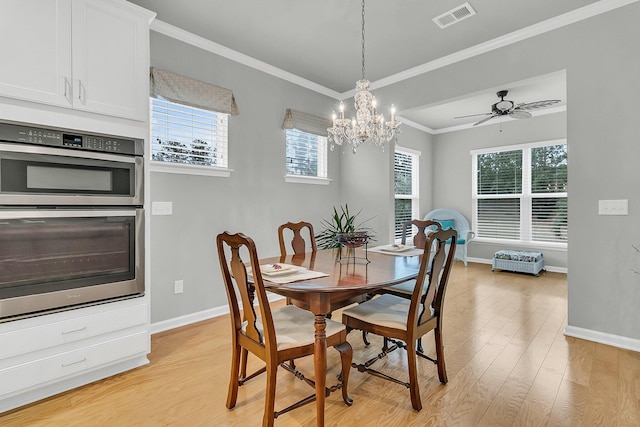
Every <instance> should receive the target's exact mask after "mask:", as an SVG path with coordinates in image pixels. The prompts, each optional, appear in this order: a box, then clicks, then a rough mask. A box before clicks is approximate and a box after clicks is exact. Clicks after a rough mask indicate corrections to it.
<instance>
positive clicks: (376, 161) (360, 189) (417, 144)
mask: <svg viewBox="0 0 640 427" xmlns="http://www.w3.org/2000/svg"><path fill="white" fill-rule="evenodd" d="M431 139H432V136H431V135H429V134H427V133H424V132H422V131H419V130H416V129H414V128H411V127H409V126H406V125H404V126H403V127H401V133H400V136H399V145H400V146H403V147H406V148H411V149H413V150H417V151H420V153H421V155H420V166H419V167H420V172H419V175H420V182H419V187H420V205H421V212H423V213H426V212H427V211H428V210H429V209H430V200H431V190H432V168H431V164H432V155H431V148H432V147H431ZM394 148H395V147H394V146H393V144H387V145H386V146H385V147H384V149H382V148H380V147H376V146H372V145H369V144H366V145H362V146H360V147H359V148H358V152H357V154H355V155H352V154H351V152H349V151H348V150H347V152H345V153H344V156H343V157H342V178H343V179H342V180H341V182H340V188H341V193H340V197H341V199H342V200H345V201H347V202H348V203H349V208H350V209H351V208H352V207H353V208H358V209H362V214H361V216H362V218H363V219H367V218H372V219H371V221H369V222H367V226H370V227H371V228H373V229H374V230H375V231H376V243H379V244H381V243H387V242H390V241H393V229H394V211H395V202H394V177H393V153H394Z"/></svg>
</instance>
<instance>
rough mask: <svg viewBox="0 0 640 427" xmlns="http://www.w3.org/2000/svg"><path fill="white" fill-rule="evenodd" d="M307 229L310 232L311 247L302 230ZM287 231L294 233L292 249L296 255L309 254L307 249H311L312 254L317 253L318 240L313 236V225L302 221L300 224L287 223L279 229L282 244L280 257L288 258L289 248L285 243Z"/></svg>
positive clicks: (279, 238) (279, 240) (279, 239)
mask: <svg viewBox="0 0 640 427" xmlns="http://www.w3.org/2000/svg"><path fill="white" fill-rule="evenodd" d="M305 228H306V229H307V230H308V231H309V245H307V243H306V242H305V240H304V238H303V237H302V233H301V232H302V230H304V229H305ZM285 230H290V231H291V232H292V233H293V238H292V239H291V248H292V249H293V253H294V255H304V254H305V253H306V252H307V248H308V247H310V248H311V252H316V251H317V250H318V248H317V247H316V238H315V235H314V234H313V225H311V223H309V222H305V221H300V222H287V223H286V224H282V225H281V226H280V227H278V242H279V243H280V256H281V257H286V256H287V248H286V242H285V236H284V233H285Z"/></svg>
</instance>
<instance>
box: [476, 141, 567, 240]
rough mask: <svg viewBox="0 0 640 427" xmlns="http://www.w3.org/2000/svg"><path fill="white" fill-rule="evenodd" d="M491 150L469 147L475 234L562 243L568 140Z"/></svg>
mask: <svg viewBox="0 0 640 427" xmlns="http://www.w3.org/2000/svg"><path fill="white" fill-rule="evenodd" d="M558 142H561V143H558ZM493 150H496V149H492V151H489V150H481V151H476V152H472V157H473V169H474V170H473V177H474V179H473V205H474V221H473V222H474V231H475V232H476V235H477V238H478V239H479V240H481V239H485V240H496V241H512V242H522V243H526V244H533V245H535V244H536V243H538V244H551V245H555V246H560V247H566V243H567V227H568V224H567V146H566V142H565V141H564V140H561V141H549V142H546V143H535V144H525V145H522V146H520V147H518V148H515V147H509V148H504V149H497V150H496V151H493Z"/></svg>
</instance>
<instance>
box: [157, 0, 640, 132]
mask: <svg viewBox="0 0 640 427" xmlns="http://www.w3.org/2000/svg"><path fill="white" fill-rule="evenodd" d="M638 1H640V0H600V1H598V2H595V3H592V4H590V5H587V6H584V7H581V8H579V9H575V10H573V11H571V12H567V13H564V14H562V15H558V16H556V17H553V18H550V19H547V20H546V21H542V22H540V23H537V24H534V25H530V26H528V27H525V28H522V29H520V30H518V31H514V32H512V33H509V34H505V35H504V36H501V37H497V38H495V39H492V40H489V41H486V42H484V43H480V44H477V45H475V46H472V47H469V48H467V49H463V50H461V51H458V52H456V53H452V54H450V55H446V56H443V57H441V58H438V59H435V60H433V61H429V62H427V63H424V64H422V65H418V66H416V67H413V68H409V69H407V70H405V71H401V72H399V73H396V74H393V75H391V76H388V77H385V78H382V79H380V80H376V81H375V82H372V83H371V86H370V87H371V90H374V89H379V88H382V87H385V86H389V85H392V84H395V83H399V82H401V81H404V80H407V79H410V78H413V77H416V76H419V75H421V74H425V73H428V72H429V71H433V70H436V69H438V68H442V67H446V66H448V65H451V64H455V63H456V62H460V61H464V60H466V59H469V58H472V57H474V56H478V55H482V54H484V53H487V52H490V51H492V50H495V49H499V48H501V47H504V46H508V45H511V44H513V43H517V42H520V41H522V40H526V39H528V38H531V37H535V36H538V35H540V34H544V33H546V32H549V31H553V30H556V29H558V28H562V27H564V26H567V25H570V24H574V23H576V22H580V21H582V20H585V19H588V18H592V17H594V16H597V15H600V14H602V13H605V12H609V11H611V10H614V9H617V8H620V7H623V6H627V5H629V4H632V3H636V2H638ZM151 30H153V31H156V32H158V33H161V34H164V35H165V36H168V37H172V38H174V39H176V40H180V41H182V42H184V43H187V44H190V45H193V46H196V47H199V48H201V49H204V50H206V51H208V52H211V53H213V54H216V55H219V56H222V57H224V58H227V59H229V60H231V61H235V62H238V63H240V64H243V65H246V66H248V67H251V68H254V69H256V70H258V71H262V72H264V73H266V74H270V75H272V76H274V77H278V78H280V79H283V80H286V81H288V82H290V83H293V84H296V85H298V86H302V87H304V88H306V89H309V90H312V91H314V92H317V93H320V94H322V95H326V96H328V97H330V98H334V99H336V100H338V101H341V100H344V99H347V98H352V97H353V96H354V94H355V89H352V90H349V91H347V92H343V93H340V92H337V91H335V90H332V89H329V88H327V87H325V86H322V85H319V84H317V83H314V82H312V81H310V80H307V79H304V78H302V77H300V76H297V75H295V74H293V73H290V72H288V71H284V70H282V69H280V68H277V67H274V66H273V65H270V64H267V63H266V62H263V61H259V60H257V59H255V58H252V57H250V56H248V55H245V54H243V53H240V52H238V51H235V50H233V49H230V48H228V47H225V46H223V45H221V44H218V43H215V42H213V41H211V40H208V39H205V38H204V37H200V36H198V35H196V34H193V33H190V32H188V31H185V30H183V29H181V28H178V27H175V26H173V25H171V24H168V23H166V22H163V21H160V20H154V21H153V22H152V23H151ZM403 123H406V124H407V126H411V127H413V128H416V129H418V130H421V131H423V132H427V133H430V134H438V133H446V132H452V131H454V130H460V129H467V128H468V127H471V126H473V125H461V126H452V127H449V128H443V129H437V130H433V129H430V128H428V127H426V126H423V125H420V124H418V123H415V122H412V121H410V120H406V119H403Z"/></svg>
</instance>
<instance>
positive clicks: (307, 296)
mask: <svg viewBox="0 0 640 427" xmlns="http://www.w3.org/2000/svg"><path fill="white" fill-rule="evenodd" d="M398 255H401V254H394V253H388V254H387V253H382V252H376V251H372V250H368V251H365V249H362V248H358V249H355V251H354V250H353V249H347V248H342V249H341V250H340V249H325V250H320V251H317V252H308V253H306V254H304V255H289V256H286V257H273V258H264V259H261V260H260V263H261V264H275V263H286V264H292V265H296V266H300V267H304V268H305V269H307V270H312V271H317V272H322V273H325V274H327V276H325V277H318V278H314V279H307V280H300V281H294V282H291V283H283V284H279V283H273V282H270V281H269V277H266V276H264V275H263V281H264V285H265V288H266V289H267V290H268V291H270V292H273V293H276V294H279V295H282V296H285V297H288V298H290V299H292V300H294V301H295V302H296V304H297V305H301V306H302V307H304V308H306V309H308V310H309V311H311V312H312V313H313V314H314V315H315V322H314V328H315V337H314V373H315V386H316V417H317V418H316V425H317V426H324V405H325V387H326V372H327V340H326V334H325V329H326V316H327V315H328V314H329V313H331V312H332V311H333V310H335V309H337V308H341V307H343V306H345V305H347V304H349V303H350V302H352V301H354V299H356V298H357V297H359V296H363V295H365V294H367V293H369V292H370V291H374V290H376V289H379V288H383V287H386V286H390V285H395V284H398V283H402V282H405V281H407V280H411V279H415V278H416V276H417V274H418V270H419V269H420V258H421V257H420V256H418V255H416V256H398ZM292 278H293V277H292Z"/></svg>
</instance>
